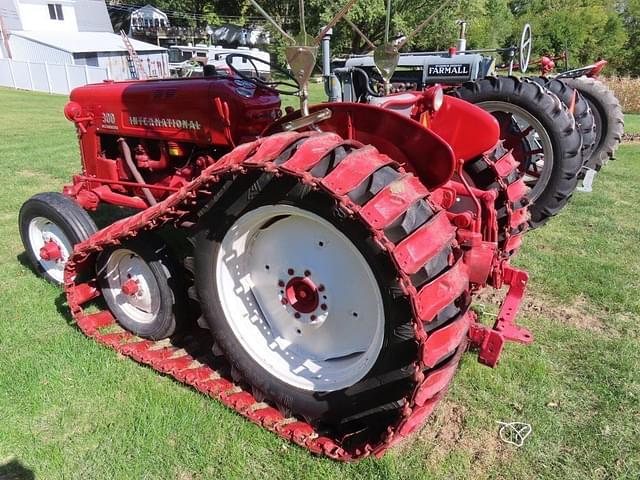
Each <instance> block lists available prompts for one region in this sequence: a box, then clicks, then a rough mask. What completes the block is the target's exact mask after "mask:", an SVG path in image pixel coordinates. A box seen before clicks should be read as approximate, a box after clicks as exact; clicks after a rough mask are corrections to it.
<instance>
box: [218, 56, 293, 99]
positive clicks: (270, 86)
mask: <svg viewBox="0 0 640 480" xmlns="http://www.w3.org/2000/svg"><path fill="white" fill-rule="evenodd" d="M234 58H241V59H242V60H243V61H245V62H248V63H250V64H251V66H252V67H253V70H254V72H255V77H251V76H249V75H247V74H246V73H242V72H241V71H240V70H238V69H237V68H236V67H235V66H234V65H233V59H234ZM225 61H226V62H227V65H228V66H229V68H230V69H231V70H233V72H234V73H235V74H236V75H238V76H239V77H240V78H242V79H243V80H245V81H247V82H250V83H253V84H254V85H256V86H257V87H262V88H266V89H267V90H271V91H272V92H275V93H279V94H281V95H297V94H298V93H299V92H300V84H299V83H298V81H297V80H296V78H295V77H294V76H293V75H291V73H289V72H288V71H287V70H285V69H284V68H282V67H280V66H279V65H277V64H275V63H271V62H268V61H266V60H262V59H261V58H257V57H252V56H251V55H245V54H244V53H230V54H229V55H227V56H226V57H225ZM254 62H258V63H262V64H264V65H269V68H270V69H271V70H275V71H276V72H278V73H280V74H282V75H284V76H285V77H286V78H287V79H288V80H291V82H289V81H288V80H271V81H270V80H263V79H262V78H260V72H259V71H258V67H257V66H256V64H255V63H254ZM292 82H293V83H292ZM278 87H285V88H286V89H285V90H281V89H280V88H278Z"/></svg>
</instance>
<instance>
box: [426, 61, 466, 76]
mask: <svg viewBox="0 0 640 480" xmlns="http://www.w3.org/2000/svg"><path fill="white" fill-rule="evenodd" d="M427 75H429V76H431V77H452V76H461V75H469V65H466V64H461V63H458V64H450V65H446V64H443V65H429V67H428V69H427Z"/></svg>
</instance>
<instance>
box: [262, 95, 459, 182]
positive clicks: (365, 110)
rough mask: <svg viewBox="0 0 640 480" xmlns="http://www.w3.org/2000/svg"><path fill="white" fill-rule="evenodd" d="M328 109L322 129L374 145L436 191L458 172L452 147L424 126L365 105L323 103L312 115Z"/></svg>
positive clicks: (272, 129)
mask: <svg viewBox="0 0 640 480" xmlns="http://www.w3.org/2000/svg"><path fill="white" fill-rule="evenodd" d="M325 108H328V109H330V110H331V112H332V115H331V118H329V119H327V120H324V121H322V122H319V123H318V124H317V126H318V128H320V129H321V130H323V131H327V132H335V133H337V134H338V135H340V136H341V137H342V138H345V139H350V140H357V141H359V142H362V143H364V144H368V145H373V146H374V147H376V148H377V149H378V150H379V151H380V152H382V153H384V154H386V155H389V156H390V157H391V158H393V159H394V160H396V161H398V162H399V163H401V164H402V165H403V166H404V167H405V168H406V169H407V170H409V171H411V172H413V173H415V174H416V175H417V176H418V177H419V178H420V180H421V181H422V183H423V184H424V185H425V186H426V187H428V188H430V189H434V188H437V187H439V186H442V185H444V184H445V183H446V182H447V181H448V180H449V179H450V178H451V176H452V175H453V172H454V170H455V165H456V161H455V155H454V153H453V150H452V149H451V147H450V146H449V145H448V144H447V142H446V141H444V140H443V139H442V138H440V137H439V136H438V135H437V134H435V133H433V132H432V131H429V130H427V129H425V128H424V127H423V126H422V125H420V123H418V122H416V121H414V120H412V119H410V118H408V117H406V116H404V115H402V114H400V113H396V112H394V111H392V110H386V109H383V108H380V107H377V106H374V105H367V104H364V103H346V102H338V103H320V104H318V105H313V106H312V107H310V108H309V111H310V112H311V113H313V112H315V111H318V110H322V109H325ZM299 116H300V113H299V111H296V112H294V113H292V114H290V115H287V116H286V117H283V118H281V119H280V120H278V121H277V122H275V123H274V124H272V125H271V126H270V127H268V128H267V129H266V130H265V131H264V132H263V135H269V134H271V133H274V132H276V131H279V130H280V125H282V124H283V123H285V122H289V121H291V120H293V119H295V118H297V117H299Z"/></svg>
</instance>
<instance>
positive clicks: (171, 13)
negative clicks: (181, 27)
mask: <svg viewBox="0 0 640 480" xmlns="http://www.w3.org/2000/svg"><path fill="white" fill-rule="evenodd" d="M107 5H108V7H109V8H110V9H114V10H120V11H124V12H133V11H135V10H139V9H141V8H143V7H145V6H146V5H136V4H130V3H127V4H121V3H107ZM156 8H157V7H156ZM158 10H160V11H161V12H162V13H164V14H165V15H167V17H172V18H185V17H189V18H194V19H196V20H198V19H200V20H206V19H208V18H209V17H210V16H209V15H207V14H200V13H194V12H179V11H176V10H162V9H159V8H158ZM211 15H215V16H216V17H218V18H220V19H222V20H246V21H250V22H254V23H255V22H266V20H265V19H264V18H262V17H257V16H250V17H241V16H237V15H218V14H216V13H212V14H211Z"/></svg>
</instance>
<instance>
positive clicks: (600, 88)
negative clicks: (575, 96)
mask: <svg viewBox="0 0 640 480" xmlns="http://www.w3.org/2000/svg"><path fill="white" fill-rule="evenodd" d="M562 81H563V82H565V83H566V84H567V85H569V86H571V87H573V88H575V89H576V90H578V91H579V92H580V93H581V94H582V96H584V98H585V99H586V100H587V102H588V103H589V106H590V107H591V110H592V111H593V114H594V116H595V119H596V130H597V133H596V146H595V148H594V150H593V153H592V154H591V158H590V159H589V161H588V162H587V164H586V166H587V167H588V168H591V169H593V170H600V169H601V168H602V166H603V165H605V164H606V163H607V162H608V161H609V159H613V158H615V152H616V150H617V149H618V147H619V146H620V142H622V134H623V133H624V114H623V113H622V108H621V107H620V102H619V101H618V99H617V98H616V96H615V95H614V94H613V92H612V91H611V90H610V89H609V88H608V87H607V86H606V85H605V84H604V83H602V82H601V81H599V80H596V79H594V78H589V77H579V78H563V79H562Z"/></svg>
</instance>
